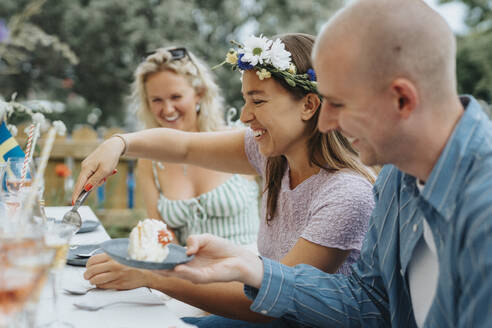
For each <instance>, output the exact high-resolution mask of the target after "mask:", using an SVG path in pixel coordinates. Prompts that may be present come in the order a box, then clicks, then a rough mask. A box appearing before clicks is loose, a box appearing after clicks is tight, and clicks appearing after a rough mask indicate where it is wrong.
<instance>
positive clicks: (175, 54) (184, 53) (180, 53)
mask: <svg viewBox="0 0 492 328" xmlns="http://www.w3.org/2000/svg"><path fill="white" fill-rule="evenodd" d="M166 51H167V52H169V53H170V54H171V60H180V59H183V58H185V57H188V59H189V60H190V61H191V62H192V63H193V65H195V63H194V62H193V59H191V57H190V55H189V54H188V50H186V48H185V47H179V48H173V49H166ZM156 52H157V50H154V51H151V52H147V53H146V54H145V58H144V60H145V59H146V58H147V57H148V56H150V55H153V54H155V53H156Z"/></svg>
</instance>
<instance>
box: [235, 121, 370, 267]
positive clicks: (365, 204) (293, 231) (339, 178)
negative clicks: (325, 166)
mask: <svg viewBox="0 0 492 328" xmlns="http://www.w3.org/2000/svg"><path fill="white" fill-rule="evenodd" d="M245 151H246V155H247V156H248V159H249V162H250V163H251V165H253V167H255V169H256V171H257V172H258V174H260V175H261V176H262V177H263V178H264V177H265V166H266V157H264V156H263V155H261V154H260V152H259V150H258V145H257V144H256V142H255V141H254V137H253V133H252V131H251V129H248V130H247V132H246V136H245ZM289 171H290V170H289V168H288V167H287V170H286V172H285V174H284V176H283V178H282V185H281V191H280V193H279V196H278V203H277V204H278V205H277V211H276V214H275V217H274V218H273V219H272V220H271V221H270V222H269V224H267V223H266V218H265V213H266V208H267V193H264V194H263V197H262V204H261V205H262V206H261V222H260V230H259V234H258V250H259V252H260V254H261V255H262V256H266V257H268V258H271V259H273V260H276V261H280V260H281V259H282V258H283V257H284V256H285V255H286V254H287V253H288V252H289V251H290V250H291V249H292V247H294V245H295V244H296V242H297V240H298V239H299V238H304V239H306V240H308V241H310V242H312V243H315V244H318V245H322V246H325V247H330V248H338V249H342V250H351V252H350V255H349V256H348V258H347V260H346V261H345V262H344V263H343V264H342V266H341V267H340V268H339V270H338V271H337V273H343V274H349V273H350V265H352V263H354V262H355V261H356V260H357V258H358V257H359V255H360V249H361V247H362V241H363V240H364V235H365V234H366V231H367V227H368V223H369V218H370V216H371V212H372V209H373V207H374V197H373V194H372V185H371V183H370V182H369V181H368V180H367V179H366V178H365V177H363V176H361V175H359V174H357V173H355V172H353V171H351V170H349V169H343V170H340V171H338V172H335V173H331V172H328V171H326V170H320V171H319V173H318V174H316V175H313V176H311V177H309V178H308V179H306V180H304V181H303V182H302V183H301V184H299V185H298V186H297V187H295V188H294V189H292V190H291V189H290V177H289Z"/></svg>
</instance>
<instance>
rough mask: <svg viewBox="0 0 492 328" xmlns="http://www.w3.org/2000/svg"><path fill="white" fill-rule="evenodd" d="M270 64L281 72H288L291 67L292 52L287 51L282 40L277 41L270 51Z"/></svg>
mask: <svg viewBox="0 0 492 328" xmlns="http://www.w3.org/2000/svg"><path fill="white" fill-rule="evenodd" d="M268 57H269V59H270V63H271V64H272V65H273V66H274V67H275V68H278V69H279V70H282V71H283V70H287V69H289V67H290V52H288V51H287V50H285V44H284V43H283V42H282V41H281V40H280V39H275V41H274V42H273V44H272V47H271V48H270V50H268Z"/></svg>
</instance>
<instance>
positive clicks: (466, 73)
mask: <svg viewBox="0 0 492 328" xmlns="http://www.w3.org/2000/svg"><path fill="white" fill-rule="evenodd" d="M448 2H452V0H441V3H448ZM461 2H462V3H464V4H465V5H466V6H467V8H468V11H467V14H466V19H465V23H466V24H467V26H468V27H469V31H468V32H467V34H466V35H463V36H459V37H458V53H457V72H458V89H459V91H460V92H461V93H469V94H473V95H474V96H476V97H478V98H481V99H483V100H484V101H486V102H487V103H489V104H490V103H492V47H491V45H492V1H491V0H462V1H461Z"/></svg>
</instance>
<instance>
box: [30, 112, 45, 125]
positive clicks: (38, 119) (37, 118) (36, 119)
mask: <svg viewBox="0 0 492 328" xmlns="http://www.w3.org/2000/svg"><path fill="white" fill-rule="evenodd" d="M32 121H33V123H35V124H39V125H42V124H43V123H44V115H43V114H41V113H35V114H33V115H32Z"/></svg>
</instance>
